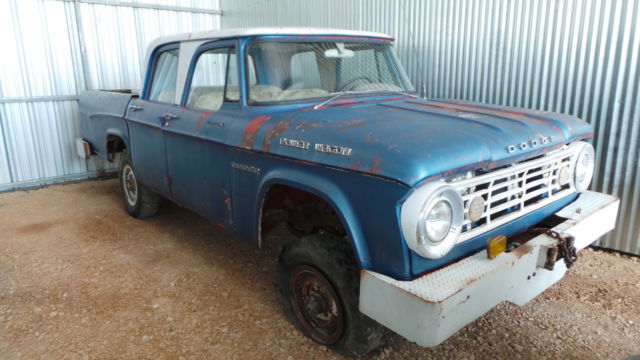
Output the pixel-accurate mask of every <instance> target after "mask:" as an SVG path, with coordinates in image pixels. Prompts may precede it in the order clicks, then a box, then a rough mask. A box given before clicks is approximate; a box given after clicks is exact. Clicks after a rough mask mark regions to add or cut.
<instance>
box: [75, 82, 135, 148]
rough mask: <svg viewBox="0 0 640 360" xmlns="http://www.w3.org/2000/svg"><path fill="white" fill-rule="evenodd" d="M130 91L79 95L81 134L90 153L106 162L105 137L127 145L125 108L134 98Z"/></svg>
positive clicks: (101, 91)
mask: <svg viewBox="0 0 640 360" xmlns="http://www.w3.org/2000/svg"><path fill="white" fill-rule="evenodd" d="M137 97H138V95H134V94H133V93H132V91H131V90H88V91H84V92H82V93H81V94H80V104H79V112H80V132H81V135H82V137H83V138H84V140H86V141H87V142H88V143H89V145H90V146H91V152H92V153H95V154H97V155H98V156H100V157H101V158H103V159H107V154H108V151H107V138H108V137H109V136H110V135H111V136H118V137H120V138H122V139H123V140H124V141H125V143H127V144H128V141H129V136H128V130H127V124H126V122H125V120H124V116H125V113H126V111H127V106H128V105H129V102H130V101H131V99H132V98H137Z"/></svg>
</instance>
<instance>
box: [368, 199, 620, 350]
mask: <svg viewBox="0 0 640 360" xmlns="http://www.w3.org/2000/svg"><path fill="white" fill-rule="evenodd" d="M619 203H620V200H619V199H618V198H616V197H614V196H610V195H606V194H601V193H596V192H591V191H587V192H585V193H583V194H581V195H580V196H579V197H578V199H576V201H574V202H573V203H571V204H569V205H568V206H566V207H565V208H563V209H562V210H560V211H558V212H557V213H556V214H555V215H556V216H558V217H561V218H564V219H566V220H565V221H564V222H562V223H560V224H559V225H557V226H555V227H554V228H553V230H555V231H557V232H559V233H566V234H570V235H572V236H573V237H574V238H575V247H576V248H577V250H578V251H579V250H581V249H583V248H585V247H586V246H588V245H589V244H591V243H592V242H594V241H595V240H597V239H598V238H599V237H600V236H602V235H604V234H606V233H607V232H609V231H611V230H612V229H613V228H614V225H615V222H616V216H617V214H618V206H619ZM556 243H557V240H555V239H553V238H552V237H550V236H548V235H545V234H542V235H538V236H536V237H534V238H533V239H531V240H529V241H528V242H526V243H525V244H523V245H521V246H519V247H517V248H515V249H513V250H512V251H511V252H508V253H502V254H500V255H499V256H498V257H496V258H495V259H493V260H491V259H489V258H487V255H486V253H485V252H484V251H482V252H479V253H477V254H475V255H471V256H469V257H466V258H464V259H462V260H460V261H458V262H456V263H453V264H451V265H448V266H446V267H444V268H442V269H439V270H436V271H434V272H432V273H429V274H427V275H424V276H422V277H419V278H417V279H415V280H413V281H398V280H394V279H392V278H389V277H387V276H385V275H382V274H378V273H376V272H373V271H368V270H363V271H362V273H361V277H360V311H362V312H363V313H364V314H366V315H367V316H369V317H371V318H372V319H374V320H376V321H378V322H379V323H381V324H382V325H384V326H386V327H388V328H389V329H391V330H393V331H395V332H396V333H398V334H400V335H402V336H403V337H405V338H407V339H409V340H411V341H414V342H416V343H418V344H419V345H421V346H435V345H438V344H440V343H441V342H443V341H444V340H446V339H447V338H448V337H450V336H451V335H453V334H454V333H455V332H457V331H458V330H460V329H461V328H462V327H464V326H465V325H467V324H468V323H470V322H472V321H473V320H475V319H477V318H479V317H480V316H482V315H483V314H484V313H486V312H487V311H489V310H491V308H493V307H494V306H496V305H497V304H499V303H501V302H503V301H509V302H512V303H515V304H517V305H524V304H526V303H527V302H529V300H531V299H533V298H534V297H536V296H537V295H538V294H540V293H541V292H543V291H544V290H545V289H547V288H548V287H550V286H551V285H553V284H554V283H555V282H556V281H558V280H560V279H561V278H562V277H563V276H564V274H565V272H566V271H567V268H566V266H565V264H564V262H563V261H562V260H560V261H559V262H558V263H556V264H555V267H554V268H553V270H547V269H545V268H544V265H545V262H546V260H547V250H548V249H549V248H552V247H554V246H555V244H556Z"/></svg>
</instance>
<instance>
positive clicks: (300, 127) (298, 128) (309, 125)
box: [296, 122, 322, 131]
mask: <svg viewBox="0 0 640 360" xmlns="http://www.w3.org/2000/svg"><path fill="white" fill-rule="evenodd" d="M319 127H322V124H317V123H311V124H309V123H305V122H303V123H300V124H298V125H296V130H300V129H302V130H301V131H305V130H307V128H312V129H315V128H319Z"/></svg>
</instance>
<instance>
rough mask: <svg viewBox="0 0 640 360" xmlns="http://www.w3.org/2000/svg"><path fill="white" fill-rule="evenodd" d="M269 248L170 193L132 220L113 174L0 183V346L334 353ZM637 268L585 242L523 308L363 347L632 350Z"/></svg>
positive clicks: (213, 354)
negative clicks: (433, 334) (290, 311)
mask: <svg viewBox="0 0 640 360" xmlns="http://www.w3.org/2000/svg"><path fill="white" fill-rule="evenodd" d="M283 233H284V231H281V234H280V236H287V235H284V234H283ZM276 252H277V251H276V249H275V247H274V248H269V249H266V250H263V251H261V250H257V249H255V248H253V247H251V246H249V245H247V244H244V243H242V242H240V241H237V240H236V239H233V238H232V237H231V236H229V235H227V234H226V233H224V232H223V231H222V230H220V229H218V228H217V227H215V226H213V225H211V224H210V223H208V222H207V221H205V220H204V219H202V218H201V217H199V216H197V215H195V214H194V213H192V212H190V211H187V210H185V209H182V208H179V207H177V206H175V205H173V204H171V203H169V202H164V203H163V204H162V207H161V210H160V212H159V214H158V215H157V216H156V217H154V218H152V219H149V220H144V221H141V220H135V219H132V218H130V217H128V216H127V214H126V213H125V212H124V211H123V210H122V207H121V203H120V198H119V196H118V192H117V183H116V181H115V180H108V181H89V182H84V183H78V184H72V185H59V186H51V187H48V188H44V189H40V190H33V191H18V192H12V193H4V194H0V358H1V359H14V358H16V359H17V358H23V359H35V358H49V359H63V358H69V359H88V358H92V359H94V358H95V359H124V358H127V359H142V358H148V359H165V358H166V359H180V358H185V359H187V358H193V359H203V358H224V359H264V358H267V359H287V358H293V359H328V358H339V357H338V356H336V355H335V354H333V353H331V352H329V351H327V350H326V349H325V348H324V347H322V346H318V345H316V344H315V343H313V342H312V341H310V340H307V339H306V338H305V337H303V336H301V335H300V334H299V333H298V332H297V331H296V330H295V329H294V327H293V326H292V325H290V324H289V323H288V321H287V319H286V318H285V317H284V316H283V315H282V312H281V310H280V306H279V304H278V301H277V294H276V292H275V289H274V280H273V279H274V268H275V261H274V259H275V256H276ZM638 279H640V263H639V261H638V259H637V258H629V257H625V256H620V255H615V254H609V253H603V252H596V251H591V250H589V251H584V252H583V253H582V256H581V259H580V260H579V261H578V264H577V265H576V267H574V268H572V269H571V270H570V271H569V274H568V276H567V277H565V279H563V280H562V281H561V282H560V283H558V284H556V285H555V286H553V287H552V288H551V289H549V290H547V291H546V292H545V293H543V294H542V295H541V296H540V297H538V298H537V299H535V300H534V301H532V302H531V303H529V304H527V305H526V306H524V307H517V306H515V305H512V304H501V305H500V306H498V307H496V308H495V309H494V310H492V311H491V312H489V313H488V314H486V315H485V316H483V317H482V318H480V319H479V320H478V321H476V322H474V323H473V324H471V325H469V326H467V327H466V328H464V329H463V330H461V331H460V332H459V333H458V334H456V335H454V336H453V337H452V338H450V339H449V340H447V341H446V342H445V343H444V344H442V345H440V346H438V347H436V348H431V349H427V348H420V347H418V346H416V345H415V344H412V343H410V342H408V341H406V340H404V339H402V338H400V337H399V336H396V335H394V334H389V335H388V336H387V338H386V345H385V346H384V347H382V348H381V349H380V350H379V351H378V352H375V353H373V354H371V355H370V356H369V357H370V358H379V359H408V358H412V359H431V358H467V359H473V358H475V359H478V358H505V359H512V358H576V359H577V358H581V359H585V358H587V359H600V358H614V359H622V358H625V357H627V356H631V355H634V354H640V327H639V324H640V306H639V305H640V289H639V287H638Z"/></svg>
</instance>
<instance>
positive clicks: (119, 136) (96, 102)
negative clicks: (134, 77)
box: [77, 28, 619, 356]
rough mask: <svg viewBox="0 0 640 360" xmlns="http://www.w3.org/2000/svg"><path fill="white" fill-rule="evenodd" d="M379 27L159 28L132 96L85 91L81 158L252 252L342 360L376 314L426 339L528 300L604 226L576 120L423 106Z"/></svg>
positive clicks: (588, 130)
mask: <svg viewBox="0 0 640 360" xmlns="http://www.w3.org/2000/svg"><path fill="white" fill-rule="evenodd" d="M393 40H394V39H393V38H392V37H390V36H388V35H385V34H378V33H370V32H359V31H348V30H335V29H311V28H253V29H229V30H220V31H211V32H203V33H189V34H181V35H175V36H169V37H163V38H159V39H157V40H155V41H153V42H152V43H151V44H150V46H149V48H148V52H147V57H146V60H145V61H146V62H145V64H146V75H145V79H144V85H143V89H142V91H141V92H140V94H139V95H136V94H133V93H132V92H131V91H86V92H84V93H83V94H82V95H81V97H80V107H79V109H80V122H81V131H82V137H81V138H78V139H77V145H78V151H79V154H80V156H83V157H89V156H91V155H98V156H100V157H102V158H104V159H107V160H109V161H116V159H117V160H118V162H119V166H120V171H119V178H120V190H121V192H122V198H123V203H124V208H125V210H126V211H127V212H128V213H129V214H130V215H131V216H133V217H135V218H146V217H150V216H152V215H154V213H156V211H157V209H158V204H159V199H160V198H161V197H164V198H167V199H170V200H172V201H174V202H176V203H177V204H179V205H181V206H184V207H186V208H189V209H191V210H193V211H194V212H196V213H198V214H200V215H202V216H204V217H205V218H207V219H209V220H211V221H212V222H213V223H215V224H217V225H218V226H220V227H222V228H224V229H226V230H228V231H230V232H232V233H233V234H235V235H236V236H237V237H238V238H241V239H244V240H246V241H249V242H251V243H253V244H256V245H257V246H263V245H264V244H265V239H268V238H267V237H266V234H268V233H269V231H271V230H273V229H274V228H275V227H276V226H279V225H280V224H286V226H287V227H288V229H290V231H291V232H293V233H294V234H295V235H296V236H295V237H294V238H295V239H296V240H295V241H291V242H288V243H287V244H285V245H284V246H283V247H282V250H281V252H280V255H279V256H280V257H279V261H278V271H277V274H278V275H277V276H278V279H277V283H278V290H279V292H280V294H281V298H282V303H283V307H284V311H285V313H286V314H287V315H288V316H289V318H290V319H291V321H292V322H293V324H294V325H295V326H296V327H297V328H298V329H299V330H300V331H301V332H302V333H304V334H305V335H306V336H308V337H309V338H311V339H313V340H315V341H316V342H318V343H320V344H323V345H326V346H328V347H329V348H331V349H332V350H334V351H337V352H339V353H341V354H345V355H355V356H357V355H362V354H366V353H367V352H369V351H371V350H373V349H375V348H376V347H377V346H378V345H379V344H380V341H381V336H382V333H383V326H384V327H387V328H389V329H391V330H393V331H395V332H397V333H398V334H400V335H402V336H404V337H405V338H407V339H409V340H411V341H414V342H417V343H418V344H420V345H422V346H435V345H437V344H440V343H441V342H442V341H444V340H445V339H447V338H448V337H449V336H451V335H452V334H454V333H455V332H456V331H458V330H459V329H460V328H462V327H463V326H465V325H466V324H468V323H470V322H472V321H473V320H475V319H476V318H478V317H480V316H481V315H482V314H484V313H485V312H487V311H489V310H490V309H491V308H492V307H494V306H495V305H497V304H498V303H500V302H502V301H510V302H513V303H516V304H520V305H521V304H525V303H527V302H528V301H529V300H531V299H532V298H533V297H535V296H536V295H538V294H539V293H541V292H542V291H544V290H545V289H546V288H548V287H549V286H551V285H552V284H553V283H555V282H556V281H558V280H559V279H560V278H562V277H563V275H564V274H565V272H566V271H567V268H568V267H570V266H571V265H572V264H573V263H574V261H576V259H577V252H578V251H580V250H581V249H582V248H584V247H586V246H588V245H589V244H590V243H592V242H593V241H595V240H597V239H598V237H600V236H602V235H603V234H605V233H606V232H608V231H610V230H611V229H613V227H614V224H615V219H616V216H617V212H618V203H619V200H618V199H617V198H615V197H612V196H609V195H606V194H600V193H596V192H592V191H588V187H589V184H590V182H591V178H592V175H593V172H594V162H595V154H594V149H593V147H592V145H591V144H590V140H591V138H592V137H593V129H592V127H591V126H590V125H589V124H587V123H586V122H584V121H582V120H580V119H578V118H576V117H573V116H569V115H563V114H555V113H549V112H544V111H533V110H526V109H517V108H509V107H503V106H496V105H488V104H481V103H475V102H468V101H459V100H447V99H423V98H420V97H419V96H418V95H417V94H416V91H415V90H414V88H413V86H412V84H411V82H410V80H409V78H408V76H407V75H406V74H405V72H404V70H403V68H402V65H401V64H400V62H399V61H398V58H397V57H396V55H395V53H394V51H393Z"/></svg>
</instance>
